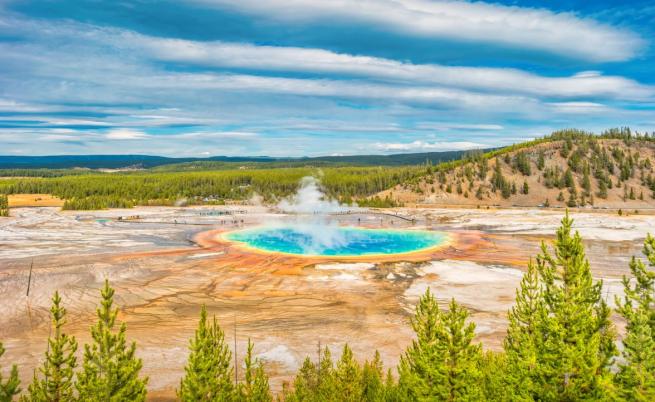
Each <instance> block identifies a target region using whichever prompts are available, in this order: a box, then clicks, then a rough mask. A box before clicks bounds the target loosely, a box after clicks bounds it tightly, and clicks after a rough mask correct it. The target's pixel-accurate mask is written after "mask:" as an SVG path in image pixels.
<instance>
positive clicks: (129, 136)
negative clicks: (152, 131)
mask: <svg viewBox="0 0 655 402" xmlns="http://www.w3.org/2000/svg"><path fill="white" fill-rule="evenodd" d="M106 137H107V139H109V140H142V139H145V138H148V134H146V133H144V132H143V131H140V130H134V129H130V128H117V129H113V130H109V131H108V132H107V135H106Z"/></svg>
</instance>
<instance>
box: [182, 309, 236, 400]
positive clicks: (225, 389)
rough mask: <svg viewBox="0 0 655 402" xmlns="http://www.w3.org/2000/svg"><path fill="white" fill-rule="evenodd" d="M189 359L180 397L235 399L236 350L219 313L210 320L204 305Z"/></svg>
mask: <svg viewBox="0 0 655 402" xmlns="http://www.w3.org/2000/svg"><path fill="white" fill-rule="evenodd" d="M189 350H190V351H191V353H190V354H189V359H188V360H187V365H186V366H185V367H184V372H185V375H184V378H182V381H181V382H180V389H179V390H178V397H179V398H180V399H181V400H182V401H185V402H187V401H188V402H191V401H206V402H209V401H231V400H233V399H234V396H235V395H234V391H235V390H234V385H233V383H232V373H233V371H232V367H231V365H230V361H231V359H232V353H231V352H230V349H229V348H228V346H227V344H226V343H225V334H224V333H223V330H221V328H220V327H219V325H218V321H217V320H216V317H214V318H213V320H212V322H211V323H208V322H207V309H206V308H205V306H204V305H203V306H202V309H201V310H200V322H199V323H198V329H196V332H195V336H194V338H193V339H192V340H191V342H190V345H189Z"/></svg>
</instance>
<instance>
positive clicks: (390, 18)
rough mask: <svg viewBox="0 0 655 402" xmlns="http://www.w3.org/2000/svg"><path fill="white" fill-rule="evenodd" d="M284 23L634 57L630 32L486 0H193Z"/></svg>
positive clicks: (637, 45) (599, 57) (600, 57)
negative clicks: (371, 27) (347, 25)
mask: <svg viewBox="0 0 655 402" xmlns="http://www.w3.org/2000/svg"><path fill="white" fill-rule="evenodd" d="M192 1H194V2H196V3H203V4H206V5H214V6H218V7H227V8H231V9H235V10H238V11H241V12H246V13H250V14H253V15H258V16H261V17H264V18H273V19H277V20H280V21H283V22H285V23H301V24H305V23H312V22H315V21H324V22H329V23H331V24H332V23H333V22H334V21H340V22H344V21H345V20H349V21H354V22H364V23H367V24H375V25H379V26H384V27H385V28H387V29H390V30H395V31H397V32H402V33H404V34H408V35H413V36H416V37H425V38H445V39H455V40H462V41H478V42H484V43H495V44H501V45H506V46H513V47H519V48H526V49H535V50H540V51H547V52H552V53H555V54H561V55H564V56H567V57H573V58H581V59H587V60H592V61H598V62H606V61H620V60H626V59H629V58H631V57H633V56H635V55H636V54H637V53H638V52H639V51H640V50H641V48H642V47H643V46H644V41H643V40H642V39H641V38H640V37H639V36H637V35H636V34H634V33H632V32H628V31H626V30H622V29H619V28H616V27H612V26H609V25H604V24H601V23H599V22H597V21H595V20H592V19H588V18H580V17H578V16H576V15H575V14H573V13H555V12H552V11H549V10H546V9H535V8H522V7H516V6H504V5H500V4H490V3H484V2H466V1H429V0H267V1H261V0H192Z"/></svg>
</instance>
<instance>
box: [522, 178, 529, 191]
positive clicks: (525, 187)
mask: <svg viewBox="0 0 655 402" xmlns="http://www.w3.org/2000/svg"><path fill="white" fill-rule="evenodd" d="M522 192H523V194H528V193H529V192H530V186H529V185H528V182H527V181H524V182H523V189H522Z"/></svg>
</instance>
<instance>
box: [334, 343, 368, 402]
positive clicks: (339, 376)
mask: <svg viewBox="0 0 655 402" xmlns="http://www.w3.org/2000/svg"><path fill="white" fill-rule="evenodd" d="M361 371H362V370H361V368H360V367H359V364H358V363H357V362H356V361H355V359H354V357H353V352H352V350H351V349H350V347H349V346H348V344H346V345H344V347H343V351H342V352H341V358H340V359H339V361H338V362H337V365H336V368H335V370H334V380H335V381H334V383H335V388H334V398H335V399H336V400H338V401H343V402H355V401H361V400H362V397H363V396H364V392H363V391H364V389H363V387H362V372H361Z"/></svg>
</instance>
